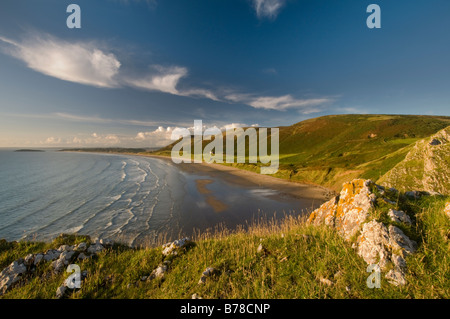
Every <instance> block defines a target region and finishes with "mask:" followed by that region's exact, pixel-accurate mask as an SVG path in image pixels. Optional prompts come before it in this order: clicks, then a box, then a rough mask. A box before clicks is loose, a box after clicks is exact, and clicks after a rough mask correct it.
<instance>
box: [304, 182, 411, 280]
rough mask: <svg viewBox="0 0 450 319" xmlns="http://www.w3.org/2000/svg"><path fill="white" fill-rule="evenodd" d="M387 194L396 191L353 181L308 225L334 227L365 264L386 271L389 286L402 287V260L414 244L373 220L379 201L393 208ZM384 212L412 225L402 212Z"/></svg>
mask: <svg viewBox="0 0 450 319" xmlns="http://www.w3.org/2000/svg"><path fill="white" fill-rule="evenodd" d="M388 192H390V193H393V194H397V191H396V190H395V189H390V190H386V189H385V188H384V187H382V186H379V185H376V184H375V183H373V182H372V181H370V180H362V179H357V180H353V181H352V182H350V183H345V184H344V185H343V187H342V191H341V192H340V194H339V195H338V196H337V197H336V198H334V199H332V200H330V201H328V202H326V203H324V204H323V205H322V206H320V207H319V208H318V209H316V210H315V211H314V212H312V213H311V215H310V217H309V219H308V222H309V223H311V224H314V225H320V224H325V225H328V226H330V227H334V228H335V229H336V230H337V231H338V233H339V234H340V235H341V236H342V237H343V238H344V239H345V240H347V241H350V242H353V247H354V248H355V249H356V251H357V253H358V255H360V256H361V257H362V258H363V259H364V261H365V262H366V263H367V264H378V265H379V266H380V268H381V269H382V270H385V271H388V272H387V274H386V278H387V279H388V280H389V282H390V283H392V284H395V285H404V284H405V283H406V280H405V278H404V270H405V268H406V261H405V258H406V256H407V255H409V254H411V253H413V252H415V251H416V249H417V243H415V242H414V241H412V240H411V239H410V238H409V237H408V236H406V235H405V234H404V232H403V231H402V230H401V229H400V228H399V227H397V226H395V225H385V224H383V223H382V222H380V221H378V220H376V218H375V217H373V216H375V214H373V210H374V209H375V208H376V206H377V201H378V200H380V201H382V202H383V203H385V204H391V205H395V202H394V201H392V200H391V199H389V198H386V194H387V193H388ZM385 213H386V215H387V216H388V217H389V218H390V220H391V221H392V222H393V223H398V224H405V225H411V224H412V220H411V218H410V217H409V215H408V214H406V213H405V212H403V211H398V210H395V209H392V208H391V209H389V210H388V211H386V212H385Z"/></svg>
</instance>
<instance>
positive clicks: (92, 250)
mask: <svg viewBox="0 0 450 319" xmlns="http://www.w3.org/2000/svg"><path fill="white" fill-rule="evenodd" d="M104 249H105V248H104V247H103V246H102V244H100V243H97V244H94V245H91V246H90V247H89V248H88V249H87V252H88V253H90V254H98V253H100V252H101V251H103V250H104Z"/></svg>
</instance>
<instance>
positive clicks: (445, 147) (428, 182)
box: [377, 126, 450, 195]
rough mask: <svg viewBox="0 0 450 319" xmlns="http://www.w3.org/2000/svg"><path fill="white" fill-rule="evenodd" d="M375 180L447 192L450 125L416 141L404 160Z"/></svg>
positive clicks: (449, 175)
mask: <svg viewBox="0 0 450 319" xmlns="http://www.w3.org/2000/svg"><path fill="white" fill-rule="evenodd" d="M377 183H379V184H381V185H384V186H387V187H391V186H392V187H396V188H398V189H400V190H402V191H407V190H417V191H424V192H428V193H431V194H443V195H450V126H449V127H447V128H445V129H443V130H441V131H439V132H438V133H436V134H435V135H433V136H430V137H429V138H426V139H423V140H420V141H417V142H416V144H415V145H414V147H413V148H412V149H411V150H410V151H409V153H408V154H407V155H406V157H405V159H404V160H403V161H401V162H400V163H398V164H397V165H396V166H395V167H394V168H393V169H391V170H390V171H388V172H387V173H386V174H385V175H383V176H382V177H381V178H380V179H379V180H378V181H377Z"/></svg>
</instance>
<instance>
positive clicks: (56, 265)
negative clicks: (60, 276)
mask: <svg viewBox="0 0 450 319" xmlns="http://www.w3.org/2000/svg"><path fill="white" fill-rule="evenodd" d="M65 261H66V259H65V258H64V257H63V258H59V259H57V260H55V261H54V262H52V268H53V270H54V271H55V272H56V273H59V272H61V271H62V270H63V269H64V268H65V267H64V266H65Z"/></svg>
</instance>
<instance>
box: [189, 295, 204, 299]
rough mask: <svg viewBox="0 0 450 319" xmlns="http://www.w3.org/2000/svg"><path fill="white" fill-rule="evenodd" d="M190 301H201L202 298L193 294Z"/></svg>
mask: <svg viewBox="0 0 450 319" xmlns="http://www.w3.org/2000/svg"><path fill="white" fill-rule="evenodd" d="M191 298H192V299H203V298H202V297H200V296H199V295H198V294H193V295H192V297H191Z"/></svg>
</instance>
